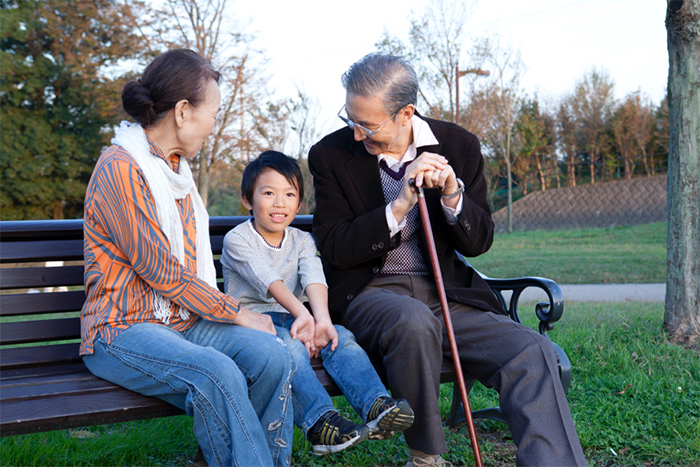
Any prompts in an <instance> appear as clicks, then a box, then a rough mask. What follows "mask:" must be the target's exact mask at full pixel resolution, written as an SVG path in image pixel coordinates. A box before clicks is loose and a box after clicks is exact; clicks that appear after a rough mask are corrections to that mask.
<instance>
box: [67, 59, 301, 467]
mask: <svg viewBox="0 0 700 467" xmlns="http://www.w3.org/2000/svg"><path fill="white" fill-rule="evenodd" d="M219 76H220V75H219V73H218V72H217V71H215V70H214V69H213V68H212V67H211V65H210V64H209V63H208V62H207V61H205V60H204V59H203V58H202V57H200V56H199V55H198V54H197V53H195V52H193V51H191V50H183V49H177V50H171V51H169V52H166V53H164V54H162V55H160V56H158V57H157V58H155V59H154V60H153V62H152V63H151V64H150V65H148V66H147V67H146V69H145V70H144V73H143V76H141V78H139V79H138V80H137V81H130V82H128V83H127V84H126V85H125V86H124V89H123V91H122V104H123V107H124V110H125V111H126V112H127V113H128V114H129V115H130V116H131V117H132V118H133V119H134V120H135V121H136V123H132V124H128V123H126V122H122V124H121V126H120V128H119V129H118V130H117V132H116V135H115V138H114V139H113V140H112V146H110V147H109V148H107V150H106V151H105V152H104V153H103V154H102V155H101V156H100V158H99V160H98V162H97V166H96V167H95V171H94V173H93V175H92V179H91V180H90V183H89V185H88V188H87V193H86V196H85V221H84V225H85V227H84V229H85V240H84V243H85V245H84V250H85V289H86V294H87V300H86V302H85V305H84V307H83V310H82V319H81V325H82V345H81V350H80V351H81V355H83V361H84V362H85V364H86V365H87V367H88V368H89V369H90V371H91V372H93V373H94V374H95V375H97V376H99V377H101V378H104V379H106V380H109V381H112V382H114V383H116V384H119V385H120V386H123V387H125V388H127V389H130V390H132V391H136V392H139V393H141V394H146V395H149V396H155V397H159V398H160V399H163V400H165V401H167V402H169V403H171V404H173V405H175V406H177V407H180V408H181V409H183V410H184V411H185V412H186V413H187V414H188V415H190V416H192V417H194V431H195V434H196V436H197V440H198V442H199V445H200V446H201V448H202V451H203V452H204V456H205V458H206V460H207V462H208V464H209V465H210V466H214V465H244V466H246V467H248V466H286V465H289V462H290V454H291V446H292V430H293V419H292V416H291V410H292V405H291V404H290V384H289V378H290V371H291V360H290V357H289V353H288V352H287V349H286V348H285V347H284V345H283V344H282V343H281V341H280V340H279V339H278V338H277V337H276V334H275V328H274V326H273V324H272V321H271V320H270V318H269V316H266V315H262V314H259V313H254V312H251V311H250V310H247V309H245V308H242V307H240V306H239V303H238V301H237V300H236V299H235V298H233V297H230V296H227V295H225V294H223V293H221V292H220V291H219V290H218V288H217V287H216V272H215V270H214V263H213V259H212V253H211V247H210V244H209V217H208V215H207V212H206V209H205V207H204V205H203V203H202V200H201V198H200V196H199V193H198V192H197V189H196V187H195V185H194V181H193V178H192V174H191V172H190V169H189V166H188V163H187V159H191V158H193V157H194V156H195V155H196V154H197V152H198V151H199V150H200V149H201V147H202V145H203V144H204V141H205V140H206V139H207V137H208V136H209V135H210V134H211V132H212V129H213V127H214V123H215V121H216V115H217V112H218V110H219V105H220V99H221V95H220V93H219V87H218V80H219Z"/></svg>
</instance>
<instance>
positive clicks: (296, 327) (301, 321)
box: [289, 311, 317, 356]
mask: <svg viewBox="0 0 700 467" xmlns="http://www.w3.org/2000/svg"><path fill="white" fill-rule="evenodd" d="M315 332H316V326H315V324H314V318H313V316H311V313H309V312H308V311H306V312H305V313H301V314H300V315H299V316H297V317H296V319H295V320H294V322H293V323H292V327H291V328H290V329H289V335H290V336H292V339H299V341H300V342H301V343H302V344H304V346H306V350H308V351H309V356H312V355H313V354H315V353H316V350H317V349H316V346H315V345H314V336H315Z"/></svg>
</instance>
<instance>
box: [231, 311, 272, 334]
mask: <svg viewBox="0 0 700 467" xmlns="http://www.w3.org/2000/svg"><path fill="white" fill-rule="evenodd" d="M233 323H234V324H237V325H238V326H242V327H244V328H250V329H257V330H258V331H262V332H266V333H268V334H272V335H273V336H276V335H277V330H276V329H275V325H274V324H273V323H272V318H270V317H269V316H268V315H266V314H263V313H256V312H254V311H250V310H249V309H248V308H243V307H241V308H240V309H239V310H238V313H236V319H234V320H233Z"/></svg>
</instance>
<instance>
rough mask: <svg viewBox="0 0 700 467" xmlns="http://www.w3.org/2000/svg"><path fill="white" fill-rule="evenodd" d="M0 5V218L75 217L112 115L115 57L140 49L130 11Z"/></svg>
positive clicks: (89, 4)
mask: <svg viewBox="0 0 700 467" xmlns="http://www.w3.org/2000/svg"><path fill="white" fill-rule="evenodd" d="M131 5H132V6H133V7H135V8H140V6H141V4H140V3H138V2H131ZM0 6H1V7H2V26H1V31H0V60H1V62H0V63H1V65H2V70H3V72H2V77H1V78H0V109H1V110H0V111H1V112H2V126H1V127H0V138H1V139H2V158H1V161H0V173H1V174H2V175H0V177H1V178H0V180H1V185H2V192H1V193H0V208H1V209H2V218H4V219H46V218H54V219H61V218H63V217H65V216H68V217H81V216H82V207H83V198H84V196H85V188H86V186H87V182H88V180H89V178H90V174H91V173H92V169H93V167H94V165H95V162H96V160H97V158H98V156H99V154H100V151H101V150H102V149H103V147H104V146H105V145H106V144H107V143H108V142H109V136H108V132H107V131H105V129H106V128H108V127H109V126H110V125H111V124H114V123H115V122H116V121H117V113H116V112H115V109H116V108H117V103H118V99H119V98H118V96H119V89H120V88H121V85H122V84H123V82H124V78H123V77H122V76H121V75H120V73H119V72H118V68H119V65H120V63H121V61H122V60H123V59H126V58H132V57H134V56H136V55H137V54H136V53H135V52H134V51H135V50H136V51H138V50H140V49H141V47H140V46H139V36H138V35H136V34H133V29H134V26H133V25H134V17H135V14H134V11H135V10H132V8H131V7H130V6H129V5H125V4H122V3H119V2H116V1H111V0H73V1H65V0H41V1H39V0H25V1H19V2H17V1H7V0H3V1H0Z"/></svg>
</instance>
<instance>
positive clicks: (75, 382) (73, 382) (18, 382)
mask: <svg viewBox="0 0 700 467" xmlns="http://www.w3.org/2000/svg"><path fill="white" fill-rule="evenodd" d="M74 368H76V369H74V370H73V371H70V372H66V373H48V374H46V375H44V376H33V377H27V378H4V379H2V380H0V388H1V389H2V400H3V403H4V402H8V403H10V402H18V401H22V400H31V399H37V398H40V397H49V396H55V395H60V394H71V393H81V394H88V395H89V393H92V392H97V391H104V390H106V389H110V390H111V389H112V388H114V387H115V385H114V384H112V383H110V382H109V381H106V380H104V379H101V378H98V377H96V376H95V375H93V374H92V373H90V371H89V370H88V369H87V367H85V366H83V367H82V368H81V367H79V366H77V365H76V366H74Z"/></svg>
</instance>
